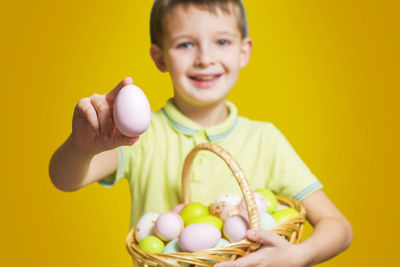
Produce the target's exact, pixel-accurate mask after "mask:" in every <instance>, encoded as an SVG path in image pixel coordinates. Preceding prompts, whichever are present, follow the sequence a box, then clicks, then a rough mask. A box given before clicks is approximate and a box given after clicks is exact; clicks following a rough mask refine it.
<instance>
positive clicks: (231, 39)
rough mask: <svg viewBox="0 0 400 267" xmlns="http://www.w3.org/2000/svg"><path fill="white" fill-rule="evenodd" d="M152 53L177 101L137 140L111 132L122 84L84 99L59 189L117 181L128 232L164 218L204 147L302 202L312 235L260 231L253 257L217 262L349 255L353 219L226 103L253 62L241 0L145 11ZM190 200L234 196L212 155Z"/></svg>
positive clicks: (201, 166)
mask: <svg viewBox="0 0 400 267" xmlns="http://www.w3.org/2000/svg"><path fill="white" fill-rule="evenodd" d="M150 24H151V40H152V45H151V49H150V54H151V57H152V59H153V60H154V62H155V64H156V66H157V68H158V69H159V70H160V71H162V72H168V73H169V75H170V76H171V80H172V85H173V88H174V96H173V98H171V99H169V100H168V101H167V103H166V105H165V107H163V108H162V109H161V110H158V111H154V112H153V114H152V121H151V124H150V127H149V129H148V130H147V131H146V133H144V134H143V135H142V136H141V137H140V139H139V138H138V137H134V138H129V137H126V136H123V135H122V134H121V133H120V132H118V131H117V129H116V128H115V125H114V123H113V120H112V115H111V114H112V112H111V110H112V107H113V104H114V100H115V97H116V96H117V94H118V92H119V90H120V89H121V88H122V87H123V86H125V85H127V84H131V83H132V80H131V79H130V78H125V79H124V80H123V81H122V82H121V83H120V84H118V85H117V86H116V87H115V88H114V89H113V90H112V91H111V92H109V93H108V94H105V95H97V94H94V95H92V96H91V97H88V98H83V99H81V100H80V101H79V103H78V104H77V105H76V108H75V113H74V118H73V129H72V133H71V135H70V136H69V137H68V139H67V140H66V141H65V142H64V144H62V145H61V146H60V148H59V149H58V150H57V151H56V152H55V153H54V155H53V157H52V159H51V162H50V177H51V179H52V181H53V183H54V185H55V186H56V187H57V188H59V189H61V190H64V191H75V190H78V189H80V188H82V187H84V186H86V185H89V184H92V183H94V182H99V183H100V184H102V185H104V186H112V185H114V184H115V183H117V182H118V181H119V180H120V179H121V178H122V177H126V178H127V179H128V181H129V186H130V192H131V195H132V212H131V226H133V225H135V223H136V222H137V220H138V219H139V218H140V216H141V215H143V214H144V213H147V212H159V213H162V212H166V211H168V210H171V209H172V207H174V206H175V205H176V204H178V203H180V202H181V201H182V199H181V197H182V193H181V180H180V179H181V177H180V174H181V170H182V165H183V161H184V159H185V157H186V155H187V154H188V152H189V151H190V150H191V149H192V148H193V147H194V146H195V145H197V144H199V143H202V142H216V143H218V144H220V145H221V146H223V147H224V148H225V149H227V150H228V151H229V152H230V153H231V154H233V156H234V157H235V159H236V160H237V161H238V162H239V164H240V165H241V167H242V169H243V170H244V171H245V173H246V176H247V178H248V179H249V182H250V184H251V186H252V187H253V188H259V187H268V188H270V189H271V190H273V191H274V192H275V193H278V194H284V195H287V196H290V197H293V198H295V199H296V200H298V201H301V202H302V204H303V205H304V206H305V208H306V210H307V219H308V221H309V222H310V223H311V224H312V225H313V226H314V231H313V233H312V235H311V236H310V237H309V238H308V239H307V240H305V241H304V242H303V243H301V244H298V245H293V244H290V243H289V242H287V241H286V240H284V239H282V238H280V237H279V236H277V235H275V234H272V233H269V232H265V231H261V230H259V231H249V233H248V238H249V239H251V240H255V241H258V242H261V243H263V244H264V246H263V247H262V248H261V249H259V250H258V251H257V252H254V253H251V254H249V255H247V256H246V257H242V258H240V259H238V260H236V261H231V262H225V263H220V264H217V265H216V266H309V265H313V264H316V263H319V262H322V261H324V260H327V259H329V258H331V257H333V256H335V255H336V254H338V253H339V252H341V251H342V250H344V249H346V248H347V247H348V246H349V245H350V243H351V240H352V229H351V226H350V224H349V222H348V221H347V220H346V218H345V217H344V216H343V215H342V214H341V212H340V211H339V210H338V209H337V208H336V207H335V206H334V204H333V203H332V202H331V201H330V200H329V198H328V197H327V196H326V195H325V194H324V192H323V191H322V185H321V183H320V182H319V181H318V180H317V178H316V177H315V176H314V175H313V174H312V173H311V172H310V170H309V169H308V168H307V166H306V165H305V164H304V163H303V162H302V161H301V159H300V157H299V156H298V155H297V154H296V152H295V151H294V150H293V148H292V147H291V146H290V144H289V143H288V142H287V140H286V139H285V138H284V136H283V135H282V134H281V133H280V132H279V130H278V129H276V128H275V127H274V126H273V124H271V123H267V122H259V121H251V120H249V119H247V118H244V117H241V116H238V113H237V109H236V106H235V105H234V104H233V103H231V102H229V101H227V100H226V97H227V95H228V93H229V92H230V90H231V89H232V88H233V87H234V85H235V84H236V81H237V79H238V77H239V73H240V70H241V68H243V67H245V66H246V65H247V63H248V61H249V58H250V54H251V50H252V45H253V43H252V40H251V39H250V38H249V37H248V34H247V20H246V14H245V10H244V7H243V4H242V2H241V1H239V0H214V1H213V0H202V1H200V0H197V1H195V0H159V1H155V3H154V6H153V9H152V14H151V22H150ZM192 172H193V173H192V182H191V192H192V200H193V201H200V202H203V203H204V202H206V203H207V202H208V203H209V202H210V201H212V200H215V199H216V198H217V197H218V196H219V195H221V194H224V193H238V194H240V189H239V188H238V186H237V184H236V182H235V180H234V178H233V177H232V175H231V174H230V173H229V170H227V167H226V166H225V165H223V164H222V163H221V162H220V161H219V159H218V158H216V157H215V156H214V155H212V154H211V153H207V152H204V153H203V152H200V153H199V155H198V156H197V157H196V161H195V164H194V166H193V168H192Z"/></svg>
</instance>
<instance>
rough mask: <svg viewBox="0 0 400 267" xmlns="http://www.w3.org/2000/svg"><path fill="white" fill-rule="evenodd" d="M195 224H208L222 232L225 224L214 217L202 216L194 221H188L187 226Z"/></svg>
mask: <svg viewBox="0 0 400 267" xmlns="http://www.w3.org/2000/svg"><path fill="white" fill-rule="evenodd" d="M195 223H207V224H211V225H213V226H215V227H217V229H218V230H219V231H222V225H223V224H224V223H223V221H222V220H221V219H220V218H218V217H216V216H213V215H205V216H200V217H195V218H193V219H191V220H190V221H188V223H187V225H186V226H188V225H191V224H195Z"/></svg>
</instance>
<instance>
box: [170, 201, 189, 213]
mask: <svg viewBox="0 0 400 267" xmlns="http://www.w3.org/2000/svg"><path fill="white" fill-rule="evenodd" d="M186 205H187V203H180V204H178V205H176V206H175V207H174V208H173V209H172V211H173V212H176V213H178V214H179V212H181V210H182V209H183V208H184V207H185V206H186Z"/></svg>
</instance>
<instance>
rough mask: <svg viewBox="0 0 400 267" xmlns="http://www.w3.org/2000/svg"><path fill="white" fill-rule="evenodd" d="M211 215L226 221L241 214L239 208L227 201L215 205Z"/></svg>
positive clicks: (212, 207)
mask: <svg viewBox="0 0 400 267" xmlns="http://www.w3.org/2000/svg"><path fill="white" fill-rule="evenodd" d="M210 213H211V214H212V215H214V216H217V217H219V218H220V219H221V220H223V221H225V220H226V219H227V218H228V217H230V216H233V215H238V214H239V209H238V206H236V205H233V204H231V203H229V202H226V201H221V202H217V203H214V204H213V205H212V206H211V208H210Z"/></svg>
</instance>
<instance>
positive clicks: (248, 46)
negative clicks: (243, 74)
mask: <svg viewBox="0 0 400 267" xmlns="http://www.w3.org/2000/svg"><path fill="white" fill-rule="evenodd" d="M252 50H253V40H252V39H251V38H249V37H246V38H244V39H243V40H242V47H241V49H240V67H241V68H243V67H246V66H247V64H248V63H249V60H250V55H251V51H252Z"/></svg>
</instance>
